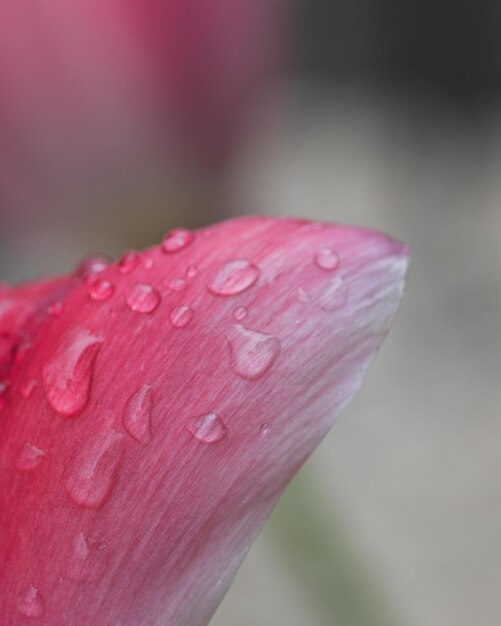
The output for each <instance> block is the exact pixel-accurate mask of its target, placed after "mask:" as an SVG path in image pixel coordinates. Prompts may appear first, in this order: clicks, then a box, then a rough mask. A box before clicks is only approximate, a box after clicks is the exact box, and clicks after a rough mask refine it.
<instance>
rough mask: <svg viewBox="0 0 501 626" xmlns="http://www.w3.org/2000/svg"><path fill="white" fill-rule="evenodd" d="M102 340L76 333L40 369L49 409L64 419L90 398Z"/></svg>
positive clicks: (84, 332)
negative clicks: (95, 365)
mask: <svg viewBox="0 0 501 626" xmlns="http://www.w3.org/2000/svg"><path fill="white" fill-rule="evenodd" d="M102 343H103V338H102V337H99V336H97V335H93V334H92V333H90V332H89V331H88V330H84V329H80V330H77V331H75V332H73V333H72V334H70V335H68V336H67V338H66V339H65V340H64V341H63V343H62V344H61V345H60V346H59V347H58V348H57V349H56V351H55V353H54V355H53V357H52V358H51V360H50V361H49V362H48V363H46V365H45V367H44V368H43V384H44V388H45V393H46V396H47V400H48V402H49V404H50V405H51V407H52V408H53V409H54V411H56V413H59V415H63V416H65V417H72V416H75V415H79V414H80V413H82V411H83V410H84V409H85V407H86V406H87V403H88V401H89V397H90V390H91V384H92V377H93V372H94V364H95V360H96V357H97V354H98V352H99V350H100V348H101V346H102Z"/></svg>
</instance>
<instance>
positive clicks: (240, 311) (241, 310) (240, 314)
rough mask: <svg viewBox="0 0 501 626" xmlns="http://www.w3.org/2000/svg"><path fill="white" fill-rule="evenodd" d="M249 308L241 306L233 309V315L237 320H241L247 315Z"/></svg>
mask: <svg viewBox="0 0 501 626" xmlns="http://www.w3.org/2000/svg"><path fill="white" fill-rule="evenodd" d="M247 313H248V311H247V309H246V308H245V307H244V306H239V307H237V308H236V309H235V310H234V311H233V317H234V318H235V319H236V320H237V322H241V321H242V320H244V319H245V318H246V317H247Z"/></svg>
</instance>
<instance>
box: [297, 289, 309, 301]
mask: <svg viewBox="0 0 501 626" xmlns="http://www.w3.org/2000/svg"><path fill="white" fill-rule="evenodd" d="M297 299H298V300H299V302H302V303H303V304H306V302H309V300H310V296H309V295H308V294H307V292H306V291H305V290H304V289H303V288H302V287H299V289H298V290H297Z"/></svg>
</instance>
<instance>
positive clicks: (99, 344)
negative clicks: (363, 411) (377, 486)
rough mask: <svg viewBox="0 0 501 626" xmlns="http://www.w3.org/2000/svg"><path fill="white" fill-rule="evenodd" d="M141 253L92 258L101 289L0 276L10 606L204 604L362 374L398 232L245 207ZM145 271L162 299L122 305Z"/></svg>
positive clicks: (54, 617)
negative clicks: (14, 285)
mask: <svg viewBox="0 0 501 626" xmlns="http://www.w3.org/2000/svg"><path fill="white" fill-rule="evenodd" d="M142 256H143V255H140V257H142ZM144 258H147V259H153V262H151V261H150V262H149V269H145V267H144V263H143V262H138V263H137V264H135V265H134V267H133V268H132V269H131V270H130V271H128V272H127V273H124V272H123V268H122V267H121V266H120V265H118V264H112V265H110V266H108V267H106V268H105V269H104V270H103V271H102V272H100V274H99V279H100V280H106V281H109V283H110V284H112V285H113V292H112V295H110V297H108V298H107V299H105V300H102V301H96V300H94V299H93V298H92V297H89V290H90V289H91V288H92V281H91V284H89V281H85V280H81V279H73V278H68V279H61V280H60V281H55V282H51V283H45V284H44V285H45V286H43V287H38V288H35V287H30V288H18V289H9V288H6V287H5V288H2V290H0V331H1V332H2V333H3V334H5V335H6V336H9V337H10V339H9V341H10V344H9V347H8V349H6V354H7V356H5V357H4V365H5V367H4V376H5V386H6V390H7V391H6V400H5V403H4V407H3V411H2V412H1V413H0V429H1V431H0V469H1V476H2V478H1V483H0V565H1V567H0V615H2V619H4V623H6V624H9V625H14V626H15V625H17V624H25V623H26V620H27V618H28V617H29V618H30V620H31V621H32V622H33V623H40V624H47V625H56V624H57V625H60V624H61V625H63V624H67V625H73V624H78V625H79V626H86V625H94V626H95V625H103V626H104V625H108V624H120V625H121V626H136V625H142V626H150V625H151V626H154V625H155V626H156V625H161V624H162V625H166V624H169V625H172V626H174V625H175V626H203V625H205V624H207V623H208V621H209V620H210V618H211V616H212V615H213V613H214V611H215V609H216V608H217V606H218V604H219V602H220V601H221V599H222V597H223V595H224V593H225V591H226V590H227V588H228V586H229V585H230V583H231V581H232V579H233V577H234V575H235V573H236V571H237V569H238V566H239V565H240V563H241V561H242V559H243V558H244V556H245V554H246V552H247V550H248V549H249V547H250V545H251V544H252V542H253V540H254V539H255V537H256V535H257V533H258V532H259V530H260V528H261V527H262V525H263V523H264V522H265V520H266V518H267V517H268V515H269V513H270V511H271V509H272V508H273V505H274V504H275V503H276V501H277V499H278V498H279V496H280V494H281V493H282V491H283V490H284V488H285V486H286V485H287V483H288V482H289V480H290V479H291V478H292V476H293V475H294V474H295V473H296V471H297V470H298V469H299V468H300V466H301V465H302V464H303V462H304V461H305V460H306V458H307V457H308V456H309V454H310V453H311V452H312V451H313V449H314V448H315V447H316V445H317V444H318V443H319V442H320V440H321V439H322V438H323V437H324V435H325V434H326V432H327V431H328V430H329V428H330V426H331V425H332V424H333V422H334V419H335V417H336V415H337V414H338V413H339V411H340V410H341V409H342V408H343V407H344V406H345V405H346V403H347V402H348V401H349V400H350V398H351V397H352V396H353V394H354V393H355V391H356V390H357V389H358V387H359V386H360V384H361V381H362V378H363V376H364V374H365V372H366V370H367V367H368V366H369V364H370V362H371V360H372V358H373V356H374V354H375V352H376V350H377V349H378V347H379V345H380V343H381V341H382V339H383V337H384V336H385V334H386V332H387V331H388V329H389V325H390V323H391V321H392V319H393V317H394V315H395V313H396V310H397V308H398V305H399V302H400V299H401V295H402V291H403V285H404V276H405V272H406V267H407V258H408V250H407V248H406V247H405V246H403V245H402V244H400V243H398V242H396V241H395V240H393V239H391V238H389V237H387V236H385V235H382V234H380V233H376V232H372V231H368V230H363V229H359V228H350V227H345V226H338V225H329V224H319V223H310V222H306V221H298V220H275V219H267V218H245V219H239V220H233V221H228V222H224V223H222V224H219V225H216V226H213V227H210V228H207V229H204V230H201V231H198V232H194V233H193V237H192V239H191V240H190V243H189V245H187V246H185V247H184V248H183V249H181V250H179V251H177V252H176V253H175V254H166V253H165V251H163V250H162V247H161V246H158V247H155V248H151V249H150V250H148V251H147V252H146V253H144ZM140 261H141V259H140ZM172 284H177V285H182V288H181V287H180V288H179V289H172V288H169V287H168V286H166V285H172ZM47 285H49V286H47ZM137 285H143V286H144V285H146V286H147V291H148V294H151V293H154V294H155V299H156V300H157V299H158V301H156V303H155V307H144V306H139V307H131V306H130V293H131V290H134V289H137V287H136V286H137ZM30 289H35V291H34V292H33V294H32V297H31V296H30ZM36 289H38V291H36ZM142 289H143V292H144V290H145V287H142ZM58 290H59V292H61V293H62V294H63V295H62V297H61V301H62V305H61V306H60V307H58V309H57V310H58V312H57V315H54V314H50V313H49V312H47V307H48V304H47V300H48V299H49V300H51V301H52V300H54V299H55V298H56V296H55V295H54V294H55V293H56V292H58ZM143 292H142V293H143ZM47 294H50V297H49V295H47ZM157 295H158V298H157ZM17 301H19V302H21V301H22V302H23V303H24V304H23V305H22V307H21V304H19V307H21V308H22V310H23V314H22V315H21V314H20V313H19V314H18V316H17V317H16V316H15V315H14V312H13V311H14V310H15V306H16V305H15V304H12V303H13V302H17ZM8 302H11V304H10V305H9V306H10V309H9V308H8V306H7V305H6V303H8ZM141 302H143V300H141ZM30 303H31V304H30ZM2 310H3V311H4V312H3V317H2V314H1V312H2ZM9 310H10V311H11V312H10V313H9V312H8V311H9ZM180 311H182V312H183V313H186V312H187V311H189V315H184V316H183V323H180V319H181V317H180ZM9 315H10V316H11V317H10V318H8V317H7V316H9ZM9 319H10V320H11V321H10V323H11V324H12V328H11V332H10V334H9ZM2 320H3V321H2ZM14 322H15V323H14ZM20 327H22V329H23V331H22V332H21V331H20ZM22 342H28V343H29V345H30V349H29V351H27V354H26V355H25V356H24V358H22V359H15V358H14V357H13V355H15V354H16V351H17V350H18V348H19V345H20V344H21V343H22ZM29 381H32V382H31V383H30V382H29ZM23 390H24V391H23ZM28 391H29V393H28Z"/></svg>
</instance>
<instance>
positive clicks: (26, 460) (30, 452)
mask: <svg viewBox="0 0 501 626" xmlns="http://www.w3.org/2000/svg"><path fill="white" fill-rule="evenodd" d="M44 456H45V452H44V451H43V450H40V448H37V447H36V446H33V445H31V443H25V444H24V447H23V449H22V450H21V454H20V455H19V457H18V458H17V461H16V468H17V469H18V470H19V471H20V472H30V471H31V470H34V469H35V468H37V467H38V466H39V465H40V463H41V461H42V459H43V457H44Z"/></svg>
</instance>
